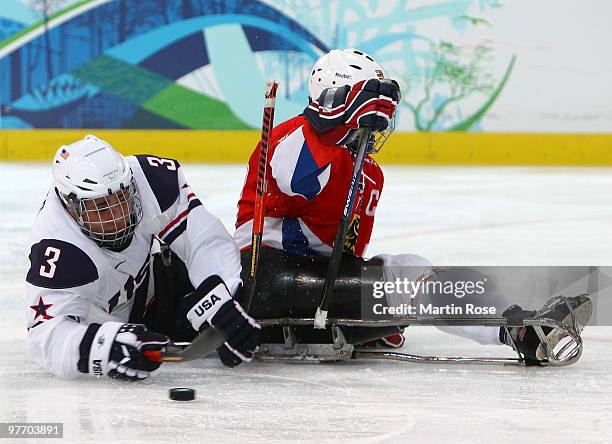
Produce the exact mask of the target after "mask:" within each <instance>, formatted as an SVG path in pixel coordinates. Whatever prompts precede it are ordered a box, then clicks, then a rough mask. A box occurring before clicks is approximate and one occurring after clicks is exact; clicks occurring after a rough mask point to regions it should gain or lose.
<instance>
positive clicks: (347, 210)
mask: <svg viewBox="0 0 612 444" xmlns="http://www.w3.org/2000/svg"><path fill="white" fill-rule="evenodd" d="M371 132H372V129H371V128H363V129H362V130H361V134H360V136H359V148H358V150H357V154H356V155H355V166H354V167H353V175H352V176H351V185H350V187H349V190H348V194H347V196H346V204H345V205H344V211H343V213H342V219H341V220H340V226H339V227H338V232H337V233H336V239H335V240H334V248H333V250H332V254H331V257H330V259H329V265H328V266H327V275H326V276H325V284H324V286H323V298H322V299H321V303H320V304H319V307H318V308H317V313H316V314H315V319H314V326H315V328H325V324H326V323H327V311H328V310H329V301H330V299H331V296H332V294H333V291H334V285H335V283H336V276H337V275H338V269H339V268H340V260H341V259H342V250H343V249H344V237H345V236H346V232H347V230H348V226H349V222H350V217H351V214H352V213H353V204H354V203H355V197H356V196H357V187H358V186H359V181H360V180H361V171H362V170H363V162H364V160H365V155H366V149H367V147H368V141H369V139H370V133H371Z"/></svg>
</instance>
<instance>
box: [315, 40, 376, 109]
mask: <svg viewBox="0 0 612 444" xmlns="http://www.w3.org/2000/svg"><path fill="white" fill-rule="evenodd" d="M383 78H385V72H384V71H383V69H382V67H381V66H380V65H379V64H378V63H377V62H376V60H374V59H373V58H372V57H370V56H369V55H368V54H366V53H365V52H363V51H359V50H358V49H355V48H349V49H332V50H331V51H330V52H328V53H327V54H325V55H323V56H322V57H320V58H319V60H317V61H316V62H315V64H314V66H313V67H312V71H311V73H310V80H309V81H308V94H309V95H310V99H311V100H317V99H318V98H319V96H320V95H321V93H322V92H323V90H324V89H326V88H335V87H339V86H344V85H348V86H353V85H354V84H355V83H357V82H359V81H361V80H368V79H383Z"/></svg>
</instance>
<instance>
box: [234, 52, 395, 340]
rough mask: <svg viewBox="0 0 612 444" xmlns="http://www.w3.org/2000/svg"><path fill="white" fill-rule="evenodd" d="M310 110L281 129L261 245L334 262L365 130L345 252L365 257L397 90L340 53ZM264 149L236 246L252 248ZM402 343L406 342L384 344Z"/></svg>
mask: <svg viewBox="0 0 612 444" xmlns="http://www.w3.org/2000/svg"><path fill="white" fill-rule="evenodd" d="M308 88H309V95H310V103H309V105H308V106H307V107H306V109H305V110H304V113H303V114H302V115H299V116H296V117H294V118H292V119H290V120H287V121H286V122H283V123H281V124H280V125H278V126H277V127H275V128H274V131H273V134H272V141H271V144H270V149H269V152H268V159H269V169H268V171H269V176H268V178H267V179H268V194H267V196H266V202H265V220H264V231H263V240H262V244H263V245H264V246H266V247H269V248H274V249H280V250H284V251H285V252H287V253H289V254H291V255H298V256H308V255H324V256H329V255H330V253H331V251H332V246H333V242H334V238H335V236H336V232H337V230H338V226H339V223H340V219H341V217H342V211H343V207H344V204H345V202H346V193H347V190H348V188H349V182H350V180H351V174H352V171H353V158H354V154H355V151H356V148H357V142H358V140H357V135H358V130H359V129H360V128H365V127H369V128H372V135H371V140H370V141H369V144H368V155H367V156H366V158H365V162H364V165H363V173H362V176H361V182H360V186H359V190H358V195H357V198H356V200H355V205H354V207H353V211H352V217H351V222H350V225H349V230H348V234H347V236H346V238H345V243H344V252H345V254H347V255H351V256H354V257H357V258H361V257H363V256H364V255H365V253H366V250H367V246H368V242H369V241H370V236H371V234H372V228H373V226H374V215H375V212H376V206H377V204H378V200H379V199H380V196H381V193H382V189H383V182H384V176H383V172H382V170H381V168H380V166H379V165H378V164H377V163H376V161H375V160H374V159H373V158H372V157H371V154H374V153H375V152H377V151H378V150H379V149H380V148H381V147H382V145H383V144H384V142H385V141H386V139H387V137H388V136H389V135H390V134H391V132H392V131H393V128H394V116H395V109H396V107H397V105H398V103H399V99H400V88H399V85H398V84H397V82H395V81H394V80H391V79H388V78H387V76H386V74H385V72H384V70H383V68H382V67H381V66H380V65H379V64H378V63H377V62H376V61H375V60H374V59H373V58H372V57H370V56H369V55H368V54H366V53H364V52H362V51H359V50H356V49H344V50H340V49H335V50H332V51H330V52H329V53H328V54H325V55H324V56H322V57H321V58H320V59H319V60H318V61H317V62H316V63H315V65H314V67H313V69H312V72H311V74H310V80H309V85H308ZM258 153H259V147H257V148H256V149H255V151H254V152H253V154H252V156H251V158H250V161H249V170H248V175H247V179H246V182H245V185H244V188H243V191H242V195H241V198H240V201H239V204H238V217H237V222H236V233H235V239H236V242H237V243H238V245H239V247H240V249H241V250H246V249H249V248H250V243H251V231H252V223H253V209H254V200H255V189H256V181H257V174H256V172H257V162H258ZM382 341H384V342H385V343H386V344H388V345H390V346H396V347H399V346H401V345H402V343H403V337H402V336H401V334H399V333H398V334H394V335H391V336H389V337H388V338H386V339H383V340H382Z"/></svg>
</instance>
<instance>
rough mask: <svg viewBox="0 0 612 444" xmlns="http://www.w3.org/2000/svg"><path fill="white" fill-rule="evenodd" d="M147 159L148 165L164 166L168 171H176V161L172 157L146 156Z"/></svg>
mask: <svg viewBox="0 0 612 444" xmlns="http://www.w3.org/2000/svg"><path fill="white" fill-rule="evenodd" d="M147 161H148V162H149V165H151V166H153V167H160V166H162V165H163V166H165V167H166V168H167V169H169V170H170V171H176V162H175V161H174V160H172V159H161V158H159V157H155V156H147Z"/></svg>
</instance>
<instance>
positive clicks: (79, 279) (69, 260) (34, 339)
mask: <svg viewBox="0 0 612 444" xmlns="http://www.w3.org/2000/svg"><path fill="white" fill-rule="evenodd" d="M97 280H98V270H97V269H96V267H95V265H94V263H93V262H92V260H91V259H90V258H89V257H88V256H87V255H86V254H85V253H84V252H83V251H82V250H81V249H79V248H78V247H76V246H74V245H72V244H69V243H67V242H64V241H60V240H57V239H42V240H41V241H40V242H37V243H35V244H34V245H33V246H32V248H31V252H30V269H29V271H28V274H27V277H26V304H27V306H26V310H27V328H28V334H27V348H28V353H29V354H30V356H31V357H32V359H33V360H34V361H35V362H37V363H38V364H39V365H41V366H42V367H43V368H45V369H47V370H49V371H51V372H52V373H53V374H54V375H56V376H58V377H60V378H63V379H75V378H77V377H79V376H80V375H82V373H81V372H79V370H78V364H79V358H80V355H79V345H80V343H81V340H82V339H83V336H84V334H85V331H86V330H87V323H86V322H87V315H88V312H89V299H88V297H87V296H86V295H87V294H88V293H89V292H91V291H92V290H93V289H94V288H95V287H96V282H97Z"/></svg>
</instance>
